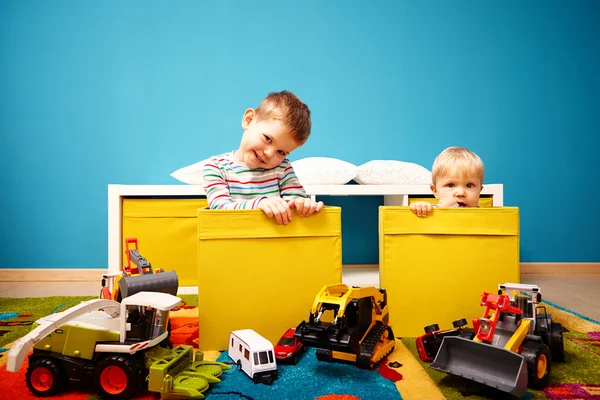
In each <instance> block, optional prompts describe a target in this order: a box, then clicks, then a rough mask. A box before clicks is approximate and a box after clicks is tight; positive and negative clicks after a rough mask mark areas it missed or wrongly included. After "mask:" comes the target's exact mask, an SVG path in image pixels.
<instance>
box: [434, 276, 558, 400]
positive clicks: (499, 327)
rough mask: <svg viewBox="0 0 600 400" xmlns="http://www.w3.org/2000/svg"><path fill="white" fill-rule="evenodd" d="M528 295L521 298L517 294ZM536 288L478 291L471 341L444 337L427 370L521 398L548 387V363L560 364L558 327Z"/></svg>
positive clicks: (504, 287)
mask: <svg viewBox="0 0 600 400" xmlns="http://www.w3.org/2000/svg"><path fill="white" fill-rule="evenodd" d="M522 292H524V293H527V294H528V295H522V294H521V293H522ZM541 300H542V294H541V292H540V289H539V287H538V286H537V285H525V284H518V283H505V284H501V285H498V294H497V295H495V294H491V293H487V292H484V293H483V294H482V299H481V305H482V306H484V307H485V311H484V314H483V317H481V318H473V328H474V331H475V336H474V337H473V339H472V340H470V339H468V338H465V337H461V336H445V337H444V338H443V340H442V343H441V346H440V348H439V350H438V352H437V355H436V357H435V359H434V360H433V363H432V364H431V365H430V366H431V368H433V369H435V370H438V371H442V372H446V373H449V374H453V375H458V376H462V377H464V378H467V379H471V380H473V381H476V382H480V383H483V384H484V385H488V386H491V387H494V388H497V389H499V390H502V391H504V392H508V393H511V394H513V395H515V396H518V397H521V396H523V394H525V391H526V389H527V387H528V386H529V387H531V388H534V389H543V388H544V387H545V386H546V385H547V384H548V377H549V374H550V365H551V361H563V360H564V345H563V335H562V326H561V324H560V323H557V322H552V316H551V315H549V314H547V313H546V307H544V306H543V305H541V304H540V303H541Z"/></svg>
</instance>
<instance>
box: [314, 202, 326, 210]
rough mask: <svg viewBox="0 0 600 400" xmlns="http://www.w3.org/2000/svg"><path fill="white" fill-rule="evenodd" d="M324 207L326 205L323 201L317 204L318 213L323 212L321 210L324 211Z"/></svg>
mask: <svg viewBox="0 0 600 400" xmlns="http://www.w3.org/2000/svg"><path fill="white" fill-rule="evenodd" d="M323 207H325V204H323V202H322V201H319V202H318V203H317V209H316V212H319V211H321V210H322V209H323Z"/></svg>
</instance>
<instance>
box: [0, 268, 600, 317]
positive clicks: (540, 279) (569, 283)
mask: <svg viewBox="0 0 600 400" xmlns="http://www.w3.org/2000/svg"><path fill="white" fill-rule="evenodd" d="M374 271H376V270H372V269H371V270H364V271H361V270H360V269H353V270H348V271H346V270H344V274H343V278H342V280H343V282H344V283H346V284H349V285H375V286H378V282H376V281H377V274H376V273H375V275H374V274H373V273H374ZM521 283H530V284H536V285H538V286H539V287H540V288H541V291H542V297H543V299H546V300H547V301H549V302H552V303H553V304H555V305H559V306H561V307H564V308H566V309H568V310H571V311H574V312H576V313H579V314H582V315H584V316H586V317H589V318H591V319H593V320H596V321H600V307H599V305H600V274H593V275H585V274H579V275H561V274H552V275H550V274H549V275H521ZM194 292H196V293H197V290H196V288H189V287H188V288H180V293H194ZM99 293H100V283H99V282H29V283H26V284H21V283H15V282H0V297H45V296H97V295H98V294H99Z"/></svg>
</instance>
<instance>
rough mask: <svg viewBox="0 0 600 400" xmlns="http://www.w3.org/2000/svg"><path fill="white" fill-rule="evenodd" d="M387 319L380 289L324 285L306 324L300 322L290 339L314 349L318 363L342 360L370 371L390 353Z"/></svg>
mask: <svg viewBox="0 0 600 400" xmlns="http://www.w3.org/2000/svg"><path fill="white" fill-rule="evenodd" d="M388 320H389V315H388V304H387V293H386V291H385V290H384V289H377V288H375V287H374V286H366V287H362V288H359V287H352V288H349V287H348V286H346V285H343V284H337V285H328V286H324V287H323V289H321V291H320V292H319V293H318V294H317V296H316V297H315V301H314V303H313V306H312V309H311V312H310V316H309V321H308V322H306V321H302V322H301V323H300V325H298V327H297V328H296V332H295V333H294V336H295V337H296V338H298V340H300V341H301V342H302V343H303V344H304V345H306V346H312V347H316V348H317V359H318V360H320V361H327V362H330V361H332V360H333V359H338V360H345V361H350V362H355V363H356V365H357V366H358V367H359V368H363V369H370V368H371V367H372V366H373V365H374V364H376V363H378V362H379V361H381V360H382V359H383V358H384V357H385V356H386V355H388V354H389V353H391V352H392V350H394V345H395V339H394V333H393V332H392V328H391V327H390V326H389V323H388Z"/></svg>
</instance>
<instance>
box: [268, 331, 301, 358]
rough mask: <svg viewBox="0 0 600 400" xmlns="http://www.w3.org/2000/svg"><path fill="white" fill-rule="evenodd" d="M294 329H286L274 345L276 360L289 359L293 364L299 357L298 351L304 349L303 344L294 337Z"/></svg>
mask: <svg viewBox="0 0 600 400" xmlns="http://www.w3.org/2000/svg"><path fill="white" fill-rule="evenodd" d="M295 332H296V329H294V328H290V329H288V330H287V331H286V332H285V333H284V334H283V336H281V339H279V342H277V344H276V345H275V349H274V350H275V358H276V359H277V361H287V360H291V361H292V363H293V364H294V365H296V363H297V362H298V359H299V358H300V353H301V352H302V351H304V345H303V344H302V343H301V342H300V341H299V340H298V339H296V338H295V337H294V333H295Z"/></svg>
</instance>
